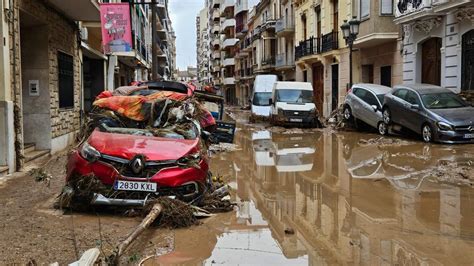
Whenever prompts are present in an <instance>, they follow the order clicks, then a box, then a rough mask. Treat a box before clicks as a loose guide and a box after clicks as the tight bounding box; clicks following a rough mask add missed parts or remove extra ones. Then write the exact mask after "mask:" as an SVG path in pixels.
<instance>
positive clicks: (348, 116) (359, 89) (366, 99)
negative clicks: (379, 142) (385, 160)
mask: <svg viewBox="0 0 474 266" xmlns="http://www.w3.org/2000/svg"><path fill="white" fill-rule="evenodd" d="M391 90H392V89H391V88H390V87H386V86H382V85H377V84H354V85H353V86H352V88H351V90H350V91H349V93H348V94H347V96H346V100H345V101H344V107H343V108H344V109H343V110H344V111H343V112H344V119H345V120H346V121H351V122H354V124H355V125H356V126H357V122H358V121H359V120H360V121H363V122H365V123H366V124H368V125H370V126H372V127H374V128H376V129H377V130H378V131H379V133H380V134H381V135H386V134H387V133H388V128H387V125H386V124H385V123H383V116H382V103H383V98H384V96H385V94H387V93H389V92H390V91H391Z"/></svg>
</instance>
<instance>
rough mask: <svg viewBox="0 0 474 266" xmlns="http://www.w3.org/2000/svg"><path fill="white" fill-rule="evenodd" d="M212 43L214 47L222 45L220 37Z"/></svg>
mask: <svg viewBox="0 0 474 266" xmlns="http://www.w3.org/2000/svg"><path fill="white" fill-rule="evenodd" d="M211 45H212V46H214V48H219V45H221V42H220V41H219V39H214V40H212V42H211Z"/></svg>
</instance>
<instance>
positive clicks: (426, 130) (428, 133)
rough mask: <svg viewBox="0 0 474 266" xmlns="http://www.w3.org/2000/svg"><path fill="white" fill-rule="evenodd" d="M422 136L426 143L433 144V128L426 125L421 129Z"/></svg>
mask: <svg viewBox="0 0 474 266" xmlns="http://www.w3.org/2000/svg"><path fill="white" fill-rule="evenodd" d="M421 135H422V137H423V141H424V142H426V143H429V142H433V130H432V129H431V126H430V125H428V124H424V125H423V128H422V129H421Z"/></svg>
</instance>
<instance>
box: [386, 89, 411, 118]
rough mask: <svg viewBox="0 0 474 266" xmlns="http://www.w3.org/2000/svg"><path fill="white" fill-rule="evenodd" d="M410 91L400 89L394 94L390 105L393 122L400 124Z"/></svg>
mask: <svg viewBox="0 0 474 266" xmlns="http://www.w3.org/2000/svg"><path fill="white" fill-rule="evenodd" d="M407 93H408V90H405V89H400V90H397V91H396V92H394V93H393V97H392V101H391V103H392V104H390V113H391V116H392V121H393V122H394V123H397V124H399V123H400V122H401V120H402V118H403V115H404V113H403V111H404V108H405V107H404V105H405V104H406V101H405V97H406V94H407Z"/></svg>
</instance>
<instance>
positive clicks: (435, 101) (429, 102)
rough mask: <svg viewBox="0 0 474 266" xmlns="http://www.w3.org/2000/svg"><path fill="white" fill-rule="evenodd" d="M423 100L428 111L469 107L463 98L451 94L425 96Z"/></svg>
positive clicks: (422, 96)
mask: <svg viewBox="0 0 474 266" xmlns="http://www.w3.org/2000/svg"><path fill="white" fill-rule="evenodd" d="M421 99H422V100H423V104H424V105H425V106H426V108H428V109H449V108H461V107H466V106H467V105H466V103H465V102H464V101H463V100H462V99H461V98H459V97H458V96H457V95H456V94H454V93H451V92H442V93H429V94H423V95H421Z"/></svg>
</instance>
